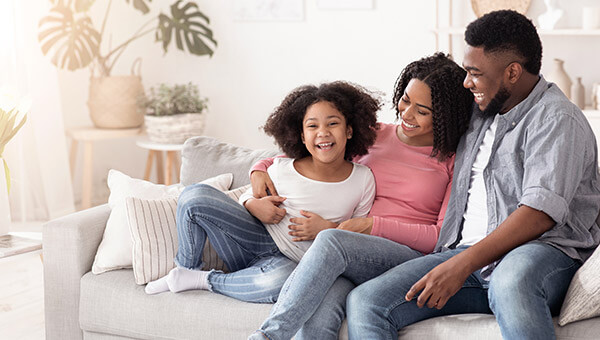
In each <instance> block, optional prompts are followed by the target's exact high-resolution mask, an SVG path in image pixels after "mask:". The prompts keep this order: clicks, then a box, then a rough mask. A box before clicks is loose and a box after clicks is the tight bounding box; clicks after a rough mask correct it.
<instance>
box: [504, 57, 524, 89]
mask: <svg viewBox="0 0 600 340" xmlns="http://www.w3.org/2000/svg"><path fill="white" fill-rule="evenodd" d="M521 75H523V65H521V64H520V63H519V62H516V61H515V62H512V63H510V65H508V66H507V67H506V77H507V78H508V79H507V80H508V82H509V83H511V84H515V83H516V82H517V81H519V79H521Z"/></svg>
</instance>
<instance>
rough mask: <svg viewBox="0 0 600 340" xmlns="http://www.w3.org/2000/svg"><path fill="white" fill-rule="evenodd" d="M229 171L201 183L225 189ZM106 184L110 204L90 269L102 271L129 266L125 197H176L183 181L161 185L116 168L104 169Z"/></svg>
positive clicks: (129, 252) (228, 184)
mask: <svg viewBox="0 0 600 340" xmlns="http://www.w3.org/2000/svg"><path fill="white" fill-rule="evenodd" d="M232 177H233V175H232V174H230V173H229V174H222V175H219V176H215V177H212V178H208V179H206V180H204V181H203V183H206V184H209V185H211V186H213V187H215V188H217V189H219V190H227V189H229V186H230V185H231V182H232ZM107 182H108V187H109V189H110V196H109V198H108V205H109V206H110V208H111V213H110V216H109V217H108V222H106V229H105V230H104V235H103V237H102V242H101V243H100V246H99V247H98V251H97V253H96V258H95V259H94V264H93V265H92V272H93V273H94V274H100V273H104V272H106V271H109V270H114V269H119V268H131V264H132V259H131V253H132V247H133V242H132V240H131V234H130V233H129V228H128V224H127V215H126V208H125V198H127V197H138V198H143V199H163V198H177V197H179V194H180V193H181V191H182V190H183V188H184V187H183V185H181V184H174V185H170V186H165V185H161V184H154V183H151V182H147V181H143V180H141V179H136V178H131V177H129V176H127V175H125V174H123V173H121V172H119V171H117V170H112V169H111V170H110V171H109V172H108V181H107Z"/></svg>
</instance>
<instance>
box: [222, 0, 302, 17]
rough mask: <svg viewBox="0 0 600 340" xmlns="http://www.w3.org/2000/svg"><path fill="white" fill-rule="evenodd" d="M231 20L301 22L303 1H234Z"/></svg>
mask: <svg viewBox="0 0 600 340" xmlns="http://www.w3.org/2000/svg"><path fill="white" fill-rule="evenodd" d="M233 18H234V19H235V20H238V21H301V20H304V0H234V1H233Z"/></svg>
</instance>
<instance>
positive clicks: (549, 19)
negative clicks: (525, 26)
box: [538, 0, 564, 30]
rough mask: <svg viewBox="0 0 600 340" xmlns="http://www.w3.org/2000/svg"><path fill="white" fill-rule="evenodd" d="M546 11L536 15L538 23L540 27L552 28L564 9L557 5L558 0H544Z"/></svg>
mask: <svg viewBox="0 0 600 340" xmlns="http://www.w3.org/2000/svg"><path fill="white" fill-rule="evenodd" d="M544 3H545V4H546V12H544V13H542V14H541V15H540V16H539V17H538V24H539V26H540V28H541V29H545V30H551V29H554V27H555V26H556V23H557V22H558V21H559V20H560V18H561V17H562V16H563V14H564V11H563V10H562V9H560V7H559V6H558V0H545V1H544Z"/></svg>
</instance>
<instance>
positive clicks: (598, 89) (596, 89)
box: [592, 83, 600, 110]
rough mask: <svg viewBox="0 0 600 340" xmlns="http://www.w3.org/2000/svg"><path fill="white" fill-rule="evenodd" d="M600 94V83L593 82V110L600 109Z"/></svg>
mask: <svg viewBox="0 0 600 340" xmlns="http://www.w3.org/2000/svg"><path fill="white" fill-rule="evenodd" d="M599 95H600V83H593V84H592V109H593V110H599V109H600V105H598V104H599V103H598V101H599V100H598V99H599V98H598V97H599Z"/></svg>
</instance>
